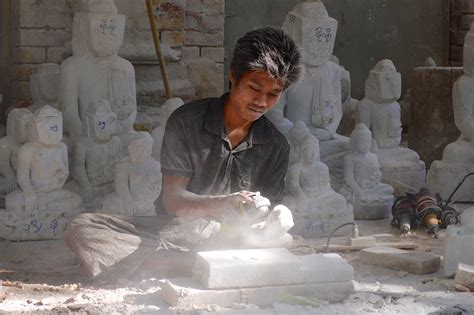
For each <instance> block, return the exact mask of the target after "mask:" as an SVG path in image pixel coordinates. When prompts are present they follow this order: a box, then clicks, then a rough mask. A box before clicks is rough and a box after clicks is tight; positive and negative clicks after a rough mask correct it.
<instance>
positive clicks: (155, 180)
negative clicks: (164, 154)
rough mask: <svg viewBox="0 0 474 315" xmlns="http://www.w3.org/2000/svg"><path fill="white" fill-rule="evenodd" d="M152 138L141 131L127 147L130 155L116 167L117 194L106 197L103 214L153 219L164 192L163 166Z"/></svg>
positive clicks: (101, 210) (100, 210)
mask: <svg viewBox="0 0 474 315" xmlns="http://www.w3.org/2000/svg"><path fill="white" fill-rule="evenodd" d="M152 147H153V138H152V137H151V136H150V134H149V133H148V132H139V133H137V135H136V136H135V139H134V140H132V142H131V143H130V144H129V146H128V150H129V155H128V157H127V158H125V159H123V160H122V161H119V162H118V163H117V164H116V167H115V180H114V183H115V192H113V193H111V194H109V195H107V196H105V198H104V202H103V206H102V208H101V209H98V212H100V213H107V214H114V215H120V216H124V217H133V216H153V215H156V212H155V205H154V203H155V200H156V199H157V198H158V197H159V195H160V192H161V165H160V163H159V162H158V161H156V160H155V159H154V158H153V157H152V155H151V152H152Z"/></svg>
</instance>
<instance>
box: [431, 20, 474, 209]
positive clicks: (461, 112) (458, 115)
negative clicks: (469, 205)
mask: <svg viewBox="0 0 474 315" xmlns="http://www.w3.org/2000/svg"><path fill="white" fill-rule="evenodd" d="M463 70H464V74H463V75H462V76H461V77H459V78H458V79H457V80H456V82H455V83H454V85H453V112H454V123H455V125H456V127H457V128H458V129H459V131H460V132H461V135H460V136H459V139H458V140H457V141H455V142H453V143H450V144H449V145H448V146H446V148H444V150H443V158H442V160H441V161H434V162H433V163H432V164H431V167H430V170H429V172H428V176H427V184H428V187H429V189H430V190H431V191H434V192H439V193H440V194H441V196H442V197H443V199H447V198H448V197H449V195H450V194H451V193H452V192H453V190H454V189H455V187H456V186H457V185H458V184H459V182H460V181H461V180H462V179H463V177H464V176H465V175H467V174H468V173H470V172H472V171H473V170H474V102H473V101H474V25H471V29H470V30H469V32H468V33H467V34H466V38H465V41H464V61H463ZM453 198H454V200H463V201H471V200H474V199H473V198H474V179H473V178H472V177H470V178H468V179H467V180H466V181H465V182H464V183H463V185H462V186H461V187H460V189H459V190H458V191H457V192H456V194H455V195H454V196H453Z"/></svg>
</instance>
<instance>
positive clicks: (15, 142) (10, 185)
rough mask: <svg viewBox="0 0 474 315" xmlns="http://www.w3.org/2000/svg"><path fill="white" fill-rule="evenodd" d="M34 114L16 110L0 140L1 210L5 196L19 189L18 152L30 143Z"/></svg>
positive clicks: (23, 109)
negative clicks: (17, 174) (25, 144)
mask: <svg viewBox="0 0 474 315" xmlns="http://www.w3.org/2000/svg"><path fill="white" fill-rule="evenodd" d="M32 119H33V114H32V113H31V112H30V111H29V110H27V109H26V108H14V109H12V110H11V111H10V113H9V114H8V117H7V131H6V136H5V137H3V138H1V139H0V208H4V207H5V196H6V195H7V194H9V193H11V192H13V191H14V190H16V189H17V179H16V166H17V160H18V151H19V150H20V147H21V146H22V145H23V144H24V143H26V142H27V141H28V137H29V130H30V127H31V123H32Z"/></svg>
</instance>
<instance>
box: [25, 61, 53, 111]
mask: <svg viewBox="0 0 474 315" xmlns="http://www.w3.org/2000/svg"><path fill="white" fill-rule="evenodd" d="M58 87H59V65H58V64H57V63H43V64H41V65H39V66H38V69H37V70H36V73H35V74H32V75H31V76H30V91H31V97H32V98H33V104H55V103H56V102H57V97H58Z"/></svg>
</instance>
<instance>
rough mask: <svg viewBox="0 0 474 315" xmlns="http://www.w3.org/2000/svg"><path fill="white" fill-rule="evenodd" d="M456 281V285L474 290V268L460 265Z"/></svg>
mask: <svg viewBox="0 0 474 315" xmlns="http://www.w3.org/2000/svg"><path fill="white" fill-rule="evenodd" d="M454 281H455V282H456V284H460V285H462V286H465V287H468V288H473V289H474V266H470V265H466V264H462V263H460V264H459V265H458V270H457V271H456V276H455V277H454Z"/></svg>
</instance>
